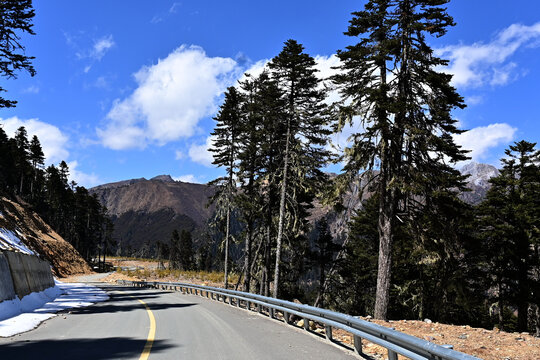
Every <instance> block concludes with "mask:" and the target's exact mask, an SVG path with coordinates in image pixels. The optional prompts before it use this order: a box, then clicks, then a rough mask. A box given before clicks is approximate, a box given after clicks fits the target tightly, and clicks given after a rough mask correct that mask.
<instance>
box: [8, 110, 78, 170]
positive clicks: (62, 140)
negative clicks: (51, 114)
mask: <svg viewBox="0 0 540 360" xmlns="http://www.w3.org/2000/svg"><path fill="white" fill-rule="evenodd" d="M0 126H3V128H4V131H5V132H6V134H8V136H10V137H13V135H15V132H16V131H17V129H18V128H19V127H21V126H24V127H25V128H26V132H27V133H28V140H29V141H30V140H31V139H32V136H34V135H36V136H37V137H38V138H39V141H40V143H41V147H42V148H43V153H44V154H45V160H46V163H47V164H51V163H58V162H60V161H62V160H65V159H67V158H68V156H69V151H68V150H67V144H68V140H69V139H68V137H67V136H66V135H64V134H63V133H62V131H60V129H59V128H57V127H56V126H54V125H51V124H48V123H46V122H43V121H39V120H38V119H28V120H23V119H19V118H18V117H11V118H8V119H0Z"/></svg>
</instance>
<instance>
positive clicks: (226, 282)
mask: <svg viewBox="0 0 540 360" xmlns="http://www.w3.org/2000/svg"><path fill="white" fill-rule="evenodd" d="M230 216H231V208H230V206H229V205H227V226H226V229H225V289H227V287H228V285H229V267H228V266H229V231H230Z"/></svg>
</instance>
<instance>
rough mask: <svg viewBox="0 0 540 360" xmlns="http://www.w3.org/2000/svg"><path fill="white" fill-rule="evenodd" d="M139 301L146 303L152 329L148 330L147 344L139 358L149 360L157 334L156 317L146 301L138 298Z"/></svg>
mask: <svg viewBox="0 0 540 360" xmlns="http://www.w3.org/2000/svg"><path fill="white" fill-rule="evenodd" d="M132 297H133V296H132ZM134 298H135V297H134ZM135 299H137V298H135ZM137 301H139V302H140V303H141V304H143V305H144V307H145V308H146V312H147V314H148V318H149V319H150V330H148V337H147V339H146V344H145V345H144V349H143V352H142V354H141V357H140V358H139V360H147V359H148V357H149V356H150V350H152V345H153V344H154V338H155V336H156V319H155V318H154V314H153V313H152V310H150V308H149V307H148V305H146V303H145V302H144V301H142V300H140V299H137Z"/></svg>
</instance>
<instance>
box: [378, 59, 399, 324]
mask: <svg viewBox="0 0 540 360" xmlns="http://www.w3.org/2000/svg"><path fill="white" fill-rule="evenodd" d="M378 67H379V72H380V77H381V81H380V91H381V93H382V95H383V96H385V97H386V93H385V91H386V63H385V62H384V60H383V61H382V62H381V63H380V64H378ZM377 112H378V115H377V116H378V122H379V123H380V124H384V126H383V127H382V130H381V131H382V134H381V140H380V141H381V144H380V145H379V146H380V147H381V150H380V154H381V155H380V161H381V162H380V173H379V177H380V184H379V189H380V199H379V221H378V232H379V260H378V270H377V290H376V293H375V313H374V314H373V315H374V317H375V319H379V320H387V313H388V303H389V301H390V279H391V274H392V241H393V237H394V226H393V225H394V216H395V210H396V190H395V189H394V188H393V187H390V183H391V181H392V176H393V175H394V173H393V172H392V171H391V169H393V168H394V166H395V164H393V159H392V157H391V156H390V155H391V154H390V152H391V150H390V148H389V147H390V145H394V144H389V139H391V138H392V136H391V132H390V130H389V129H388V119H387V113H386V110H384V108H382V107H380V108H378V109H377Z"/></svg>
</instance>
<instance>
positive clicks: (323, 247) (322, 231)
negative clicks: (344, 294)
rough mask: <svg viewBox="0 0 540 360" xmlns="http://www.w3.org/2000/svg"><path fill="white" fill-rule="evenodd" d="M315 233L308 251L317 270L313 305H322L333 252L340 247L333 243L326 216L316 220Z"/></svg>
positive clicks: (333, 255) (333, 257)
mask: <svg viewBox="0 0 540 360" xmlns="http://www.w3.org/2000/svg"><path fill="white" fill-rule="evenodd" d="M316 233H317V237H316V239H315V243H314V246H313V250H311V253H310V260H311V264H312V265H314V267H315V268H316V269H317V270H318V271H319V286H318V289H317V297H316V299H315V303H314V306H319V307H324V295H325V294H324V290H325V289H324V285H325V283H326V280H327V279H326V277H327V276H328V271H329V270H330V266H331V265H332V263H333V261H334V259H335V254H336V253H337V252H338V251H339V250H340V249H341V246H339V245H338V244H336V243H334V239H333V237H332V235H331V234H330V229H329V228H328V221H327V220H326V218H322V219H321V220H319V221H318V222H317V224H316Z"/></svg>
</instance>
